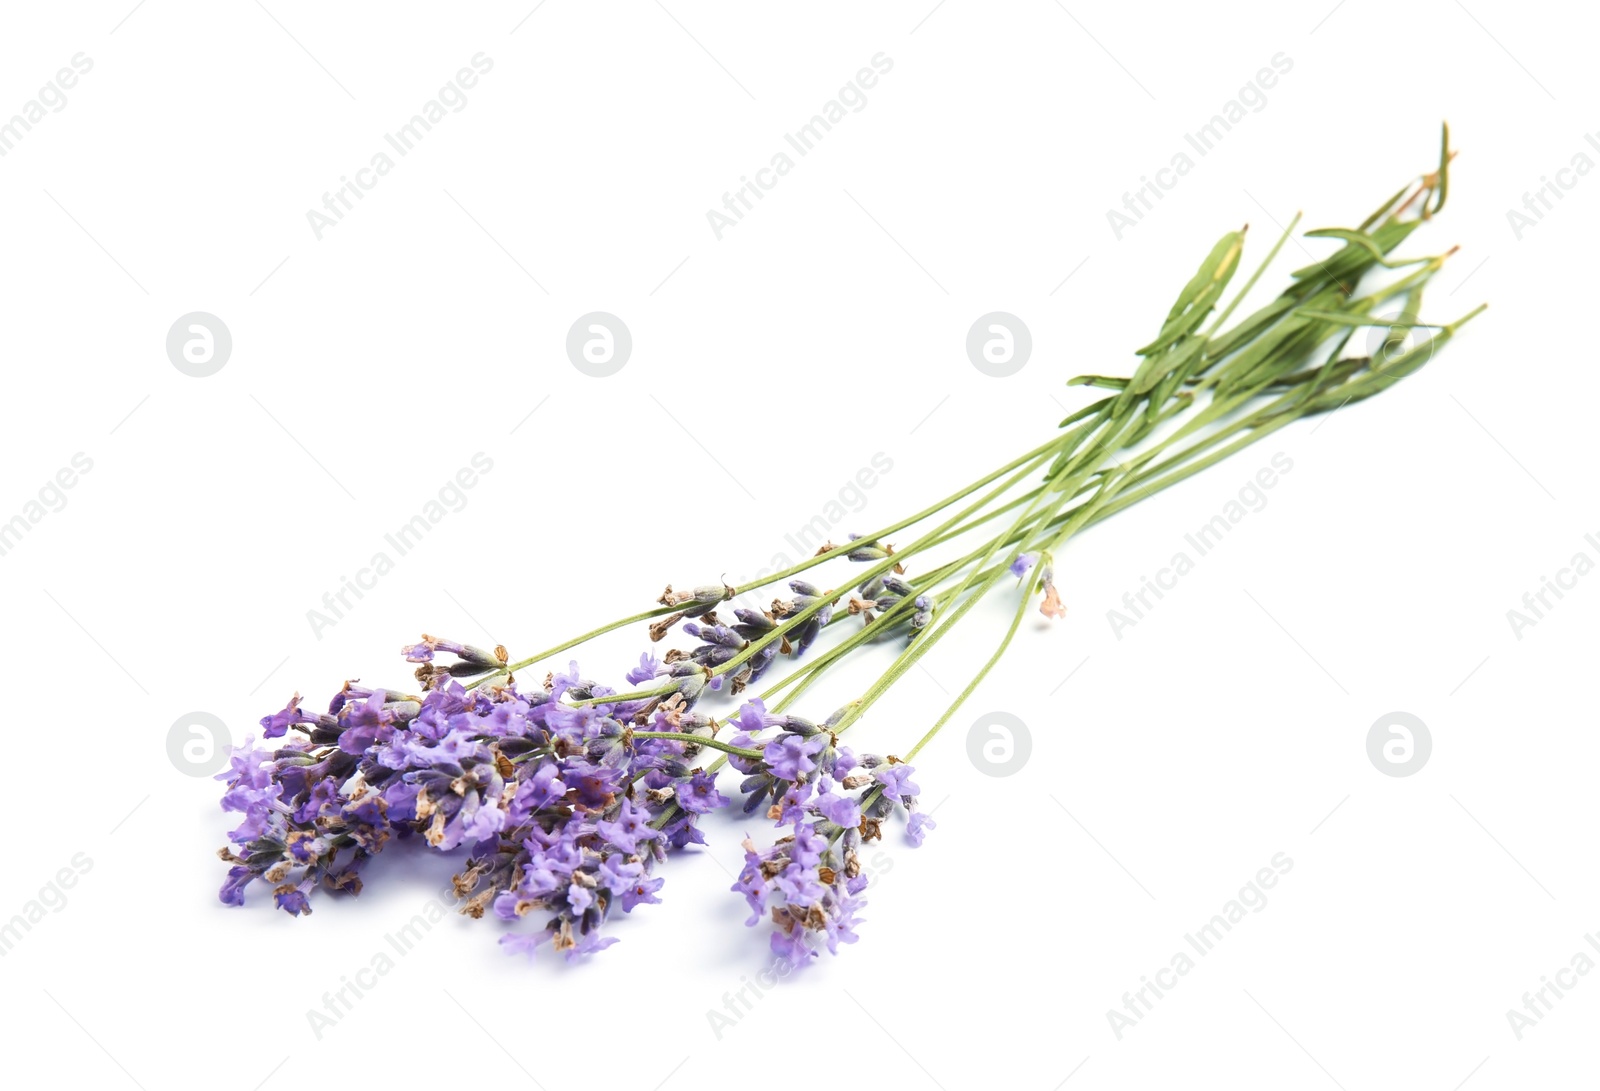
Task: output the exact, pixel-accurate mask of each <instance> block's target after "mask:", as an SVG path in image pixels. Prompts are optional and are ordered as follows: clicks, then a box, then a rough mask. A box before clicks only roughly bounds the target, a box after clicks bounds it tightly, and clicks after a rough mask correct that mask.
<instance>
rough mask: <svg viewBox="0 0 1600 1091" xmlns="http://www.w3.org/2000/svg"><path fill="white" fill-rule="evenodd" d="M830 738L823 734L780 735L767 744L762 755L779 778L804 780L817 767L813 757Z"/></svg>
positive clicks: (774, 774)
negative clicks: (809, 736)
mask: <svg viewBox="0 0 1600 1091" xmlns="http://www.w3.org/2000/svg"><path fill="white" fill-rule="evenodd" d="M827 745H828V740H827V738H826V737H825V736H822V735H813V736H812V737H811V738H809V739H803V738H801V737H800V736H798V735H779V736H778V737H777V738H776V739H773V740H772V741H771V742H769V743H768V744H767V745H766V748H765V749H764V750H762V752H761V756H762V757H763V758H764V759H765V760H766V763H767V767H768V768H769V769H771V770H772V775H773V776H775V777H777V778H778V779H779V780H804V779H805V777H806V774H807V773H809V772H811V771H812V770H813V769H815V768H816V767H817V763H816V762H814V761H812V760H811V759H812V757H813V756H815V755H816V754H817V752H818V751H820V750H821V749H822V748H823V747H825V746H827Z"/></svg>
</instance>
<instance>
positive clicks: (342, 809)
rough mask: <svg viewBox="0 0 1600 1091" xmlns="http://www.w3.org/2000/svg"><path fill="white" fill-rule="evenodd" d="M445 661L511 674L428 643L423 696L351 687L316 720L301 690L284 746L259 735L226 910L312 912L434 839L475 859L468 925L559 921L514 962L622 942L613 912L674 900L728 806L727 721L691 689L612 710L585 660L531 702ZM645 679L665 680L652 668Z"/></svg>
mask: <svg viewBox="0 0 1600 1091" xmlns="http://www.w3.org/2000/svg"><path fill="white" fill-rule="evenodd" d="M438 652H447V653H449V654H451V655H454V656H456V657H457V662H458V663H459V662H467V663H470V664H472V666H473V667H474V668H475V670H476V673H483V669H484V666H485V665H486V664H488V665H494V666H498V665H499V664H501V663H503V662H504V661H505V656H504V653H503V652H502V651H499V650H498V649H497V651H496V653H485V652H481V651H480V650H478V649H473V648H470V647H467V646H464V645H457V644H451V643H450V642H447V641H440V640H436V639H434V638H431V637H427V638H424V641H423V643H421V644H418V645H414V646H412V647H410V648H407V649H405V654H406V656H407V658H408V659H410V660H411V661H413V662H420V663H422V664H423V666H422V668H421V669H419V671H418V677H419V679H421V680H422V682H423V684H424V687H425V695H424V696H420V697H417V696H410V695H406V694H401V693H396V692H393V691H389V690H381V689H380V690H374V689H367V688H364V687H361V686H357V685H355V684H347V685H346V686H345V687H344V688H343V689H342V690H341V691H340V692H339V693H338V694H337V695H335V697H334V698H333V700H332V701H331V702H330V704H329V706H328V711H327V712H326V713H311V712H307V711H305V710H304V709H302V708H301V707H300V703H301V702H300V697H299V695H298V694H296V695H295V697H294V698H293V699H292V700H291V701H290V702H289V704H288V705H287V706H286V707H285V708H284V709H282V710H281V711H279V712H277V713H275V714H273V715H271V716H267V717H265V718H263V719H262V721H261V726H262V729H263V735H264V738H265V740H268V741H269V742H270V740H282V741H281V742H276V743H271V744H270V745H263V746H261V747H257V746H255V745H254V743H253V740H247V741H246V744H245V745H244V746H243V747H240V748H239V749H238V750H237V751H236V752H235V753H234V756H233V760H232V764H231V766H230V768H229V769H228V770H227V771H225V772H224V773H222V774H221V775H220V777H219V779H222V780H226V781H227V791H226V793H225V794H224V796H223V800H222V805H223V808H224V809H225V810H229V811H235V812H238V813H240V814H242V815H243V820H242V821H241V823H240V825H239V827H238V828H237V829H236V830H234V832H233V833H232V835H231V839H232V842H233V844H232V846H231V847H229V848H226V849H224V850H223V851H222V856H223V858H224V859H225V860H227V861H228V862H229V863H231V864H232V865H233V867H232V868H231V869H230V871H229V873H228V878H227V881H226V882H225V883H224V884H223V887H222V891H221V898H222V900H223V901H224V902H225V903H227V904H230V905H238V904H242V902H243V900H244V893H245V890H246V888H247V887H249V886H250V885H251V884H252V883H253V882H255V881H256V880H258V879H259V880H262V881H263V882H265V883H267V884H268V885H270V886H271V887H272V891H273V895H274V897H275V899H276V902H277V905H278V906H279V907H280V908H282V909H284V910H286V911H288V912H290V913H291V914H295V915H299V914H303V913H309V912H311V905H310V896H311V895H312V893H313V892H314V891H315V890H316V888H317V887H319V886H321V887H327V888H329V889H333V890H341V891H347V892H350V893H358V892H359V891H360V889H361V880H360V871H361V869H362V866H363V865H364V864H365V862H366V861H367V860H369V859H371V857H372V856H373V855H374V854H376V853H377V852H378V851H380V850H381V849H382V848H383V847H384V846H385V845H387V844H388V843H390V842H391V841H400V840H413V839H420V840H421V841H422V842H423V843H425V844H426V845H428V846H430V847H432V848H434V849H438V850H440V851H442V852H449V851H451V850H454V849H458V848H463V847H464V848H465V849H466V850H467V851H468V853H469V856H468V858H467V859H466V862H465V866H464V867H463V869H462V870H461V872H460V873H459V874H457V875H456V877H455V890H456V893H457V896H458V897H459V898H461V899H462V900H463V902H464V907H463V910H462V911H463V912H465V913H468V914H470V915H471V916H474V917H481V916H483V915H484V913H485V912H486V911H489V910H492V911H493V913H494V914H495V915H496V916H498V917H500V918H502V919H504V920H507V921H518V920H520V919H521V918H523V917H526V916H528V915H530V914H533V913H535V912H536V911H537V912H541V913H546V914H548V915H549V916H548V920H547V923H546V924H545V926H544V927H543V928H542V929H539V930H535V931H531V932H513V933H511V934H508V935H507V936H505V937H504V938H503V940H502V942H503V943H504V944H505V945H506V946H507V947H508V949H510V950H513V951H527V952H530V953H531V952H532V951H533V950H534V949H535V948H536V947H538V946H540V945H542V944H544V943H550V944H552V945H553V947H554V948H555V949H557V950H560V951H564V952H565V953H566V954H567V955H568V956H569V957H572V956H576V955H581V954H585V953H588V952H590V951H597V950H600V949H602V948H604V947H606V946H608V945H610V944H611V943H614V942H615V940H614V939H611V938H602V937H601V936H600V926H601V924H602V922H604V920H605V919H606V917H607V916H608V914H609V913H610V912H611V911H612V910H613V909H614V908H616V907H618V906H620V907H621V909H622V910H623V911H624V912H631V911H632V910H633V909H634V908H635V907H636V906H638V905H645V904H655V903H657V902H659V901H660V898H659V897H658V896H657V892H658V891H659V890H660V888H661V885H662V880H661V879H659V878H656V877H654V876H653V874H652V872H653V870H654V868H655V866H656V865H657V864H658V863H660V862H661V861H662V860H663V859H664V858H665V854H666V851H667V850H668V849H669V848H682V847H684V846H686V845H690V844H699V843H703V838H702V836H701V834H700V832H699V830H698V829H696V822H697V821H698V818H699V816H700V815H702V814H705V813H707V812H708V811H711V810H713V809H715V808H717V807H720V806H722V805H724V804H725V803H726V802H727V800H726V799H724V798H723V796H722V795H721V794H720V793H719V792H718V791H717V789H716V784H715V781H714V779H713V778H712V777H711V775H710V774H708V773H707V772H706V771H705V770H704V769H703V768H699V767H694V766H692V765H691V761H692V759H693V755H695V754H696V753H698V751H699V746H698V743H697V738H698V737H704V736H706V735H708V734H709V732H710V730H711V726H712V725H711V721H710V720H709V719H708V718H707V717H705V716H703V715H701V714H699V713H696V712H694V711H693V710H692V705H693V697H692V696H685V694H684V693H683V692H674V693H671V694H670V695H669V696H667V697H666V698H665V699H663V698H660V697H657V698H652V699H650V700H644V701H639V700H635V701H615V702H612V701H607V700H606V698H607V697H610V696H613V695H614V694H615V692H616V691H615V690H612V689H609V688H607V687H604V686H600V685H597V684H595V683H593V682H590V681H586V680H584V679H582V678H581V677H580V675H579V673H578V669H577V665H576V664H573V665H572V667H571V668H570V670H569V671H568V672H567V673H565V674H553V675H551V676H550V677H549V678H548V679H547V680H546V682H545V685H544V687H543V688H542V689H540V690H535V691H533V692H528V693H525V692H523V691H521V690H520V689H519V688H518V687H517V686H516V684H514V683H507V684H504V685H484V686H481V687H478V688H473V689H468V688H466V687H464V686H463V685H462V684H461V682H460V681H458V680H457V679H456V677H454V676H453V675H454V674H455V671H454V669H453V668H454V666H455V664H452V665H451V666H449V667H445V668H442V669H441V668H439V667H438V666H437V665H436V664H435V662H434V658H433V657H434V655H435V653H438ZM647 667H648V669H649V672H650V673H651V674H652V675H653V674H654V672H655V670H656V667H655V666H654V665H653V661H652V660H651V659H650V657H649V656H645V657H644V661H642V662H641V667H640V669H641V670H643V669H646V668H647ZM696 692H698V691H696ZM635 731H638V732H639V733H640V734H645V733H646V732H649V733H651V734H656V733H659V734H672V735H681V736H682V738H681V739H678V738H670V739H669V738H654V737H646V738H635V737H634V733H635Z"/></svg>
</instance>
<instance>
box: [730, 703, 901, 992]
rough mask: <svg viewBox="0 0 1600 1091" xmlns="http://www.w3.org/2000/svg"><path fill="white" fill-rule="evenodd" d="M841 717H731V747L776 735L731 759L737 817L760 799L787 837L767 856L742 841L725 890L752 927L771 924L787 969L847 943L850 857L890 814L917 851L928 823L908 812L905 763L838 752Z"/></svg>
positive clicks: (854, 858)
mask: <svg viewBox="0 0 1600 1091" xmlns="http://www.w3.org/2000/svg"><path fill="white" fill-rule="evenodd" d="M843 711H844V710H840V712H839V713H835V714H834V716H833V717H831V718H830V720H829V721H828V722H827V723H825V724H824V725H823V726H821V727H818V726H817V725H815V724H812V723H810V722H809V721H806V720H802V719H800V718H799V717H796V716H775V715H772V714H769V713H768V712H767V710H766V708H765V707H764V706H763V705H762V703H761V702H760V701H750V702H747V703H746V704H745V705H744V706H743V707H742V708H741V709H740V710H739V714H738V717H737V721H738V723H739V725H740V726H741V727H742V728H744V731H742V732H741V733H740V734H739V735H737V736H735V738H734V740H733V741H734V743H735V744H736V745H743V746H750V745H754V744H755V739H754V736H755V734H756V733H758V732H761V731H763V730H764V729H767V728H777V729H778V733H777V734H776V735H772V736H769V737H768V738H767V739H766V740H765V741H764V744H762V745H761V757H760V759H739V758H735V759H734V761H733V764H734V765H735V766H736V767H737V768H739V769H740V771H741V772H743V773H745V774H746V778H745V780H744V783H742V784H741V785H740V790H741V791H743V792H744V793H745V804H744V809H745V812H746V813H750V812H752V811H754V810H755V809H756V808H757V807H759V806H760V805H761V803H762V802H763V801H765V800H767V799H770V800H771V803H770V805H769V806H768V807H767V811H766V814H767V817H768V818H770V819H772V820H773V821H774V822H775V823H776V824H777V826H778V827H779V828H780V829H784V830H786V831H787V832H786V833H784V834H783V835H782V836H780V837H778V838H777V839H776V841H774V843H773V844H772V845H771V846H769V847H767V848H766V849H759V848H757V846H756V844H755V842H754V841H753V840H751V839H750V838H748V837H747V838H745V840H744V850H745V855H744V868H743V870H741V871H740V873H739V878H738V881H737V882H735V883H734V884H733V887H732V888H731V889H732V890H734V891H735V892H736V893H739V894H742V895H743V896H744V899H745V902H746V903H747V904H748V905H749V907H750V919H749V920H747V921H746V922H745V923H746V924H748V925H751V926H754V925H756V924H758V923H760V922H761V921H762V920H763V919H767V918H770V919H771V921H772V923H773V925H774V930H773V932H772V939H771V943H772V950H773V951H774V953H776V954H777V955H779V956H780V957H782V958H784V959H786V960H787V961H789V962H790V963H793V964H800V963H804V962H807V961H809V960H810V959H812V958H815V957H816V956H817V954H818V952H819V949H820V947H821V946H822V945H824V944H825V945H826V946H827V948H828V950H829V952H830V953H837V952H838V949H839V944H841V943H854V942H855V941H856V938H857V937H856V932H855V926H856V924H858V923H859V922H860V917H859V916H858V914H859V911H860V910H861V908H862V907H863V906H864V905H866V901H865V899H863V898H862V897H861V894H862V892H863V891H864V890H865V889H866V887H867V884H868V881H869V879H868V876H867V875H866V874H865V872H864V871H863V869H862V866H861V860H860V854H859V850H860V848H861V845H862V843H863V842H865V841H870V840H874V839H877V838H880V837H881V836H882V827H883V822H884V820H885V819H887V818H888V817H889V816H890V815H892V814H893V813H894V812H895V811H896V810H899V811H902V812H904V813H905V814H906V815H908V824H907V827H906V829H907V835H908V837H909V838H910V840H911V843H912V844H913V845H920V844H921V843H922V839H923V837H924V836H925V835H926V831H927V829H930V828H932V826H933V821H932V819H930V818H928V817H927V816H926V815H924V814H922V813H921V812H919V811H917V810H916V805H917V799H916V794H917V792H918V788H917V785H916V784H915V783H913V782H912V780H911V775H912V773H913V772H914V770H913V769H912V767H911V766H910V765H907V764H905V763H904V762H899V761H896V760H895V759H892V758H888V759H885V758H880V757H877V756H876V755H870V754H869V755H862V756H861V757H860V758H857V756H856V755H855V754H853V753H852V752H851V750H850V748H849V747H846V746H840V745H838V742H837V738H836V736H835V735H834V734H833V732H832V731H831V730H830V729H829V728H830V725H831V724H832V723H833V722H834V721H836V720H837V719H838V718H839V716H840V715H841V714H842V713H843Z"/></svg>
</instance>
